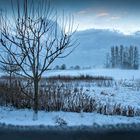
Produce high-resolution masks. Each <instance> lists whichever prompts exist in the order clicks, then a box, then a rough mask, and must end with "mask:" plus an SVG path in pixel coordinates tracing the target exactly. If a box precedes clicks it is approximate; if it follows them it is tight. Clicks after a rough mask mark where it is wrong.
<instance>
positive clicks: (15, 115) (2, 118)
mask: <svg viewBox="0 0 140 140" xmlns="http://www.w3.org/2000/svg"><path fill="white" fill-rule="evenodd" d="M38 115H39V116H38V117H39V118H38V120H37V121H33V119H32V116H33V111H32V110H28V109H18V110H17V109H14V108H8V107H0V123H5V124H11V125H22V126H27V125H28V126H33V125H45V126H57V125H59V124H58V123H56V120H57V118H61V119H63V120H64V121H65V122H66V123H67V126H81V125H85V126H92V125H93V124H95V123H96V124H98V125H100V126H102V125H116V124H132V123H140V118H139V117H125V116H107V115H101V114H97V113H83V112H82V113H71V112H45V111H39V114H38Z"/></svg>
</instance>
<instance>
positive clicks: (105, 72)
mask: <svg viewBox="0 0 140 140" xmlns="http://www.w3.org/2000/svg"><path fill="white" fill-rule="evenodd" d="M57 75H66V76H67V75H69V76H77V75H92V76H109V77H113V78H114V79H119V80H120V79H140V70H122V69H96V68H95V69H86V70H50V71H47V72H46V73H44V76H57Z"/></svg>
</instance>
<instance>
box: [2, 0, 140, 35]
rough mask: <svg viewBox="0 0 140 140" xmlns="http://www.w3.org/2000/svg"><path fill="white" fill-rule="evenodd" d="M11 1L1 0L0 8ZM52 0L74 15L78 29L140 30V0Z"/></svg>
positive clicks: (53, 3) (131, 31) (127, 31)
mask: <svg viewBox="0 0 140 140" xmlns="http://www.w3.org/2000/svg"><path fill="white" fill-rule="evenodd" d="M10 1H11V0H0V8H3V9H5V8H7V7H8V8H9V7H10V6H11V4H10ZM13 1H16V0H13ZM21 1H22V0H21ZM34 1H37V0H34ZM50 1H51V3H52V6H54V7H55V8H56V9H58V11H61V12H62V11H63V10H64V11H65V13H66V14H72V15H74V23H75V26H78V30H86V29H91V28H95V29H110V30H118V31H120V32H123V33H125V34H131V33H134V32H136V31H140V0H50Z"/></svg>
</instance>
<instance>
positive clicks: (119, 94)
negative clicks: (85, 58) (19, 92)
mask: <svg viewBox="0 0 140 140" xmlns="http://www.w3.org/2000/svg"><path fill="white" fill-rule="evenodd" d="M58 75H61V76H80V75H90V76H104V77H106V76H109V77H112V78H113V79H114V80H113V81H112V83H113V84H112V85H111V86H97V85H96V84H94V83H92V82H91V83H84V82H83V81H81V82H79V81H78V84H76V85H77V86H79V88H80V87H82V88H83V89H84V91H86V92H85V94H88V95H89V96H90V97H91V98H93V99H95V101H96V109H97V110H96V111H95V112H92V113H83V112H82V113H72V112H61V111H60V112H45V111H39V118H38V120H37V121H33V119H32V117H33V111H32V110H27V109H19V110H17V109H14V108H11V107H10V108H7V107H0V123H5V124H13V125H47V126H49V125H51V126H55V125H61V124H62V125H63V123H64V125H68V126H80V125H87V126H92V125H93V124H95V123H96V124H98V125H101V126H102V125H108V124H112V125H115V124H132V123H140V117H139V116H140V70H120V69H90V70H61V71H54V70H53V71H47V72H46V73H45V74H44V75H43V76H44V77H50V76H58ZM101 107H102V109H101ZM114 108H115V109H116V110H117V111H119V112H120V113H119V115H116V114H114ZM118 108H119V109H120V108H121V110H118ZM100 109H101V110H100ZM99 110H100V111H99ZM130 111H131V112H130ZM97 112H100V113H102V114H99V113H97ZM129 113H130V114H132V113H133V115H132V116H135V117H126V116H129ZM103 114H113V115H112V116H111V115H103ZM120 114H121V115H122V114H123V115H124V114H125V116H121V115H120ZM130 116H131V115H130Z"/></svg>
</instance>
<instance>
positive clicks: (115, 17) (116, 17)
mask: <svg viewBox="0 0 140 140" xmlns="http://www.w3.org/2000/svg"><path fill="white" fill-rule="evenodd" d="M120 18H121V17H120V16H112V17H110V19H112V20H118V19H120Z"/></svg>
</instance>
